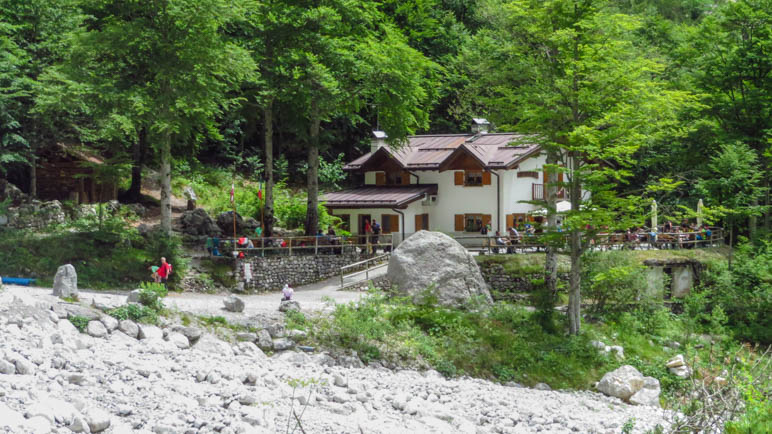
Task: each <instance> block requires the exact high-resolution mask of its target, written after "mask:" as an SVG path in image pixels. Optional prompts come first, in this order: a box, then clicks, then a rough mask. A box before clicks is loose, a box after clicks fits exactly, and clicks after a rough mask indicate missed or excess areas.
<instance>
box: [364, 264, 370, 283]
mask: <svg viewBox="0 0 772 434" xmlns="http://www.w3.org/2000/svg"><path fill="white" fill-rule="evenodd" d="M365 280H370V260H369V259H368V260H367V261H365Z"/></svg>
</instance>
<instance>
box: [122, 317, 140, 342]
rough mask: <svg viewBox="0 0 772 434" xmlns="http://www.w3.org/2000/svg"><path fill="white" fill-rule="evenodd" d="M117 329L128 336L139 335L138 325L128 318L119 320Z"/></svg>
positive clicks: (136, 336) (135, 336)
mask: <svg viewBox="0 0 772 434" xmlns="http://www.w3.org/2000/svg"><path fill="white" fill-rule="evenodd" d="M118 330H120V331H122V332H123V333H125V334H126V336H128V337H130V338H134V339H137V338H138V337H139V326H137V323H135V322H134V321H132V320H130V319H125V320H123V321H121V322H119V323H118Z"/></svg>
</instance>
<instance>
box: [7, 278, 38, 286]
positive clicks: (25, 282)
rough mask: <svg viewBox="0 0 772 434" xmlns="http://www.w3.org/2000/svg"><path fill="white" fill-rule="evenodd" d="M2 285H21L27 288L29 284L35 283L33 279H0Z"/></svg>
mask: <svg viewBox="0 0 772 434" xmlns="http://www.w3.org/2000/svg"><path fill="white" fill-rule="evenodd" d="M2 280H3V283H7V284H9V285H22V286H29V285H30V284H31V283H35V279H28V278H26V277H5V276H3V277H2Z"/></svg>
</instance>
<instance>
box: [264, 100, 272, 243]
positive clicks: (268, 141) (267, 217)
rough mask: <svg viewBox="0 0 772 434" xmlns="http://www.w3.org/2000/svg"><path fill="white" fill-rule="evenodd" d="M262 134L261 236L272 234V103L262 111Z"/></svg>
mask: <svg viewBox="0 0 772 434" xmlns="http://www.w3.org/2000/svg"><path fill="white" fill-rule="evenodd" d="M263 124H264V127H263V134H264V135H265V206H264V207H263V224H264V225H265V227H264V228H263V236H265V237H270V236H271V234H272V233H273V101H268V102H267V103H266V106H265V109H263Z"/></svg>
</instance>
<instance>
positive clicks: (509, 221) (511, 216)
mask: <svg viewBox="0 0 772 434" xmlns="http://www.w3.org/2000/svg"><path fill="white" fill-rule="evenodd" d="M513 227H515V215H514V214H507V229H509V228H513Z"/></svg>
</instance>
